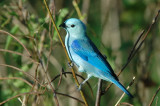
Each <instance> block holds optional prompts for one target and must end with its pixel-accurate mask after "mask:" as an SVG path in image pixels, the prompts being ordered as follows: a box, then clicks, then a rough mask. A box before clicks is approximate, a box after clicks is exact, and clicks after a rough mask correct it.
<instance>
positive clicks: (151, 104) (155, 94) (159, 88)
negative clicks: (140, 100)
mask: <svg viewBox="0 0 160 106" xmlns="http://www.w3.org/2000/svg"><path fill="white" fill-rule="evenodd" d="M159 90H160V87H159V88H158V89H157V91H156V93H155V94H154V96H153V97H152V99H151V101H150V103H149V106H151V105H152V103H153V101H154V99H155V97H156V95H157V94H158V92H159Z"/></svg>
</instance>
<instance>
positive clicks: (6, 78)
mask: <svg viewBox="0 0 160 106" xmlns="http://www.w3.org/2000/svg"><path fill="white" fill-rule="evenodd" d="M9 79H18V80H21V81H23V82H25V83H26V84H28V85H29V86H32V84H31V83H30V82H28V81H27V80H25V79H23V78H19V77H0V80H9Z"/></svg>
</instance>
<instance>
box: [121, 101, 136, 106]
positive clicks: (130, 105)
mask: <svg viewBox="0 0 160 106" xmlns="http://www.w3.org/2000/svg"><path fill="white" fill-rule="evenodd" d="M120 105H122V106H124V105H125V106H134V105H132V104H130V103H127V102H123V103H120V104H118V106H120Z"/></svg>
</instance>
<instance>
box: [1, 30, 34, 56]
mask: <svg viewBox="0 0 160 106" xmlns="http://www.w3.org/2000/svg"><path fill="white" fill-rule="evenodd" d="M0 33H4V34H7V35H9V36H11V37H12V38H14V39H15V40H16V41H17V42H18V43H19V44H20V45H22V46H23V48H24V49H25V50H26V51H27V53H28V55H29V56H30V57H32V56H31V54H30V53H29V51H28V49H27V48H26V47H25V45H24V44H23V43H22V42H21V41H20V40H19V39H18V38H16V37H15V36H14V35H12V34H10V33H9V32H6V31H4V30H0Z"/></svg>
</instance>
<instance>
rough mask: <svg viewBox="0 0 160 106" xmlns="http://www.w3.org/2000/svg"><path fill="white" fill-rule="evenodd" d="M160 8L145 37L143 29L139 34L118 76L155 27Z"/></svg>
mask: <svg viewBox="0 0 160 106" xmlns="http://www.w3.org/2000/svg"><path fill="white" fill-rule="evenodd" d="M159 13H160V10H158V13H157V15H156V16H155V18H154V19H153V20H152V23H151V25H150V26H149V28H148V30H147V32H146V34H145V35H144V37H143V38H142V35H143V34H144V31H142V33H141V34H140V35H139V38H138V39H137V41H136V43H135V44H134V46H133V49H132V51H131V53H130V55H129V57H128V60H127V63H126V64H125V65H124V66H123V68H122V69H121V71H120V72H119V73H118V74H117V76H119V75H120V74H121V73H122V72H123V70H124V69H125V68H126V67H127V65H128V64H129V63H130V61H131V60H132V59H133V57H134V56H135V54H136V53H137V52H138V50H139V49H140V48H141V46H142V44H143V43H144V41H145V39H146V38H147V36H148V34H149V32H150V31H151V29H152V28H153V25H154V24H155V23H156V22H157V19H158V16H159ZM141 38H142V41H141V42H140V44H139V45H138V47H137V49H135V47H136V45H137V44H138V42H139V41H140V39H141ZM112 84H113V83H111V84H109V85H108V86H107V87H106V89H105V91H104V93H105V92H107V91H108V89H109V88H110V87H111V86H112Z"/></svg>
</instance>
